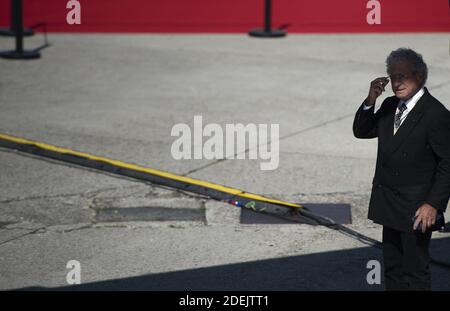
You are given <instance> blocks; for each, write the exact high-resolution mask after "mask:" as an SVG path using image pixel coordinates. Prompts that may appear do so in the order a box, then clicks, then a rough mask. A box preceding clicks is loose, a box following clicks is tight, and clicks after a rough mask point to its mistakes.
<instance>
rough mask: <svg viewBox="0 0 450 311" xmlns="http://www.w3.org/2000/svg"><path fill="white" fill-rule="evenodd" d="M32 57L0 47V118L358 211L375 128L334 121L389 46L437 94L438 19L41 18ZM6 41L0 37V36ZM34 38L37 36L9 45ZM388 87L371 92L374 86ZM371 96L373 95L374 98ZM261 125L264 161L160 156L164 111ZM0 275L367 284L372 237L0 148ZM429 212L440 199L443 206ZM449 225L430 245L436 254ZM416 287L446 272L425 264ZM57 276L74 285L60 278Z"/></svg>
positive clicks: (362, 212) (110, 284)
mask: <svg viewBox="0 0 450 311" xmlns="http://www.w3.org/2000/svg"><path fill="white" fill-rule="evenodd" d="M49 40H50V42H51V44H52V46H51V47H49V48H47V49H45V50H43V51H42V54H43V57H42V58H41V59H39V60H35V61H6V60H0V133H6V134H10V135H14V136H19V137H24V138H28V139H33V140H38V141H42V142H46V143H49V144H53V145H57V146H62V147H68V148H71V149H74V150H79V151H84V152H88V153H91V154H95V155H99V156H105V157H109V158H113V159H117V160H122V161H126V162H130V163H135V164H139V165H142V166H147V167H152V168H157V169H161V170H166V171H170V172H173V173H176V174H180V175H186V176H190V177H194V178H199V179H202V180H207V181H211V182H215V183H218V184H223V185H227V186H230V187H235V188H239V189H243V190H246V191H249V192H253V193H258V194H261V195H265V196H269V197H273V198H277V199H282V200H287V201H290V202H298V203H347V204H351V207H352V224H351V225H349V227H351V228H352V229H355V230H358V231H359V232H361V233H363V234H365V235H367V236H370V237H372V238H375V239H380V238H381V228H380V226H378V225H376V224H373V223H371V222H370V221H368V220H367V219H366V216H367V206H368V200H369V194H370V187H371V181H372V177H373V173H374V168H375V157H376V140H358V139H356V138H354V137H353V134H352V128H351V127H352V121H353V116H354V113H355V111H356V109H357V108H358V106H359V105H360V104H361V102H362V100H363V99H364V97H365V96H366V95H367V91H368V85H369V82H370V81H371V80H372V79H373V78H375V77H378V76H384V75H385V67H384V60H385V58H386V56H387V54H388V53H389V52H390V51H391V50H393V49H396V48H398V47H401V46H406V47H411V48H413V49H416V50H417V51H418V52H420V53H422V54H423V56H424V58H425V61H426V62H427V63H428V66H429V80H428V83H427V86H428V88H429V90H430V92H431V93H432V94H433V95H434V96H435V97H436V98H438V99H439V100H441V102H443V103H444V104H445V105H446V106H447V107H449V105H450V88H449V87H448V86H449V85H450V74H449V73H450V61H449V39H448V35H447V34H390V35H374V34H371V35H289V36H288V37H286V38H284V39H279V40H261V39H255V38H250V37H247V36H245V35H100V34H90V35H81V34H67V35H61V34H50V35H49ZM13 43H14V42H13V40H12V39H9V38H1V39H0V50H6V49H10V48H12V46H13ZM41 43H42V37H41V36H40V35H37V36H35V37H32V38H27V39H26V47H28V48H32V47H35V46H38V45H39V44H41ZM391 95H392V91H390V90H388V91H387V92H386V93H385V94H384V95H383V97H385V96H391ZM379 102H381V100H379ZM199 115H201V116H202V118H203V124H204V125H206V124H209V123H216V124H219V126H221V127H222V128H223V129H225V125H226V124H236V123H242V124H249V123H252V124H268V125H270V124H279V125H280V133H279V134H280V138H279V143H280V152H279V166H278V168H277V169H275V170H270V171H263V170H261V169H260V164H261V162H263V160H262V159H260V158H259V159H256V160H250V159H244V160H238V159H228V160H224V161H216V160H206V159H196V160H187V159H185V160H175V159H174V158H173V157H172V155H171V146H172V144H173V142H174V140H175V139H176V138H175V137H173V136H171V129H172V127H173V126H174V125H175V124H178V123H185V124H187V125H188V126H190V127H191V128H192V129H193V127H194V124H193V122H194V116H199ZM0 172H1V173H0V184H1V187H0V289H23V288H25V289H31V288H32V289H44V288H51V289H54V288H56V289H67V286H69V284H68V283H67V281H66V275H67V273H68V272H69V269H67V268H66V264H67V262H68V261H69V260H78V261H79V262H80V264H81V283H82V285H81V287H76V288H75V289H148V290H198V289H201V290H208V289H211V290H217V289H218V290H220V289H224V290H241V289H244V290H252V289H254V290H260V289H264V290H283V289H284V290H329V289H334V290H381V289H382V288H383V286H382V284H381V285H368V284H367V282H366V274H367V272H368V271H369V270H368V269H367V268H366V264H367V262H368V261H369V260H371V259H377V260H381V253H380V251H379V250H377V249H374V248H370V247H368V246H367V245H365V244H363V243H361V242H360V241H357V240H355V239H353V238H351V237H348V236H345V235H343V234H340V233H338V232H336V231H333V230H330V229H328V228H324V227H320V226H310V225H306V224H254V225H252V224H241V223H240V209H239V208H236V207H233V206H231V205H229V204H226V203H222V202H216V201H212V200H209V199H208V198H204V197H200V196H197V195H192V194H187V193H182V192H179V191H174V190H173V189H167V188H161V187H158V186H156V185H150V184H145V183H140V182H137V181H133V180H130V179H125V178H119V177H117V176H113V175H111V174H105V173H100V172H96V171H93V170H88V169H84V168H80V167H75V166H70V165H66V164H62V163H59V162H56V161H51V160H46V159H42V158H38V157H35V156H30V155H26V154H22V153H19V152H14V151H11V150H7V149H1V148H0ZM447 215H448V217H447V219H450V215H449V214H448V213H447ZM449 247H450V236H449V234H448V233H436V234H434V238H433V241H432V256H433V257H435V258H437V259H440V260H446V261H447V262H450V256H449V254H450V252H449V251H448V250H449ZM432 272H433V275H432V276H433V288H434V289H439V290H449V289H450V283H449V282H448V280H449V279H450V270H449V269H445V268H442V267H438V266H433V268H432ZM69 289H74V288H69Z"/></svg>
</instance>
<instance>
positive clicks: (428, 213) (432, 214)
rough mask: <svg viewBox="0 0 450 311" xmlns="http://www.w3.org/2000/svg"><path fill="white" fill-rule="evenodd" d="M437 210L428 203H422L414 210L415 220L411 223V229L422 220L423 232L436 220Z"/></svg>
mask: <svg viewBox="0 0 450 311" xmlns="http://www.w3.org/2000/svg"><path fill="white" fill-rule="evenodd" d="M436 214H437V210H436V209H435V208H434V207H433V206H431V205H430V204H428V203H425V204H423V205H422V206H421V207H419V209H418V210H417V211H416V221H415V222H414V225H413V230H415V229H416V228H417V226H418V225H419V224H420V223H421V222H422V233H425V231H427V229H428V228H430V227H431V226H432V225H434V222H435V221H436Z"/></svg>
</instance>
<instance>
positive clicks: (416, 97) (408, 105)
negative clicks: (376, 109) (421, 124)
mask: <svg viewBox="0 0 450 311" xmlns="http://www.w3.org/2000/svg"><path fill="white" fill-rule="evenodd" d="M424 93H425V91H424V89H423V88H421V89H420V90H419V91H418V92H417V93H416V94H414V96H413V97H411V98H410V99H408V100H407V101H405V102H404V103H405V105H406V109H405V110H404V111H403V113H402V117H401V118H400V126H401V125H402V123H403V121H404V120H405V119H406V117H407V116H408V114H409V112H410V111H411V110H412V109H413V108H414V106H415V105H416V104H417V102H418V101H419V99H420V98H421V97H422V96H423V94H424ZM402 102H403V101H402V100H400V102H399V103H398V106H397V110H396V111H395V114H394V118H395V115H397V113H398V112H399V111H400V110H399V109H398V107H399V106H400V105H401V104H402ZM370 108H372V106H366V105H365V104H363V109H364V110H369V109H370ZM399 128H400V127H399ZM397 130H398V129H396V128H395V126H394V135H395V133H396V132H397Z"/></svg>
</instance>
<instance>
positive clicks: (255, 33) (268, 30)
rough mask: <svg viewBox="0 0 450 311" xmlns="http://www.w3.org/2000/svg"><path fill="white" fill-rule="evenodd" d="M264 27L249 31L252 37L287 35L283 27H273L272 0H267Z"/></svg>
mask: <svg viewBox="0 0 450 311" xmlns="http://www.w3.org/2000/svg"><path fill="white" fill-rule="evenodd" d="M264 10H265V11H264V29H253V30H250V31H249V33H248V34H249V35H250V36H252V37H260V38H280V37H284V36H286V33H285V32H284V31H283V30H281V29H272V0H265V9H264Z"/></svg>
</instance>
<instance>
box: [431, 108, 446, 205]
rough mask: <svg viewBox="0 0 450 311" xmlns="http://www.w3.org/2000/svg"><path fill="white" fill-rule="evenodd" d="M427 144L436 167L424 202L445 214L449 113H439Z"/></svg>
mask: <svg viewBox="0 0 450 311" xmlns="http://www.w3.org/2000/svg"><path fill="white" fill-rule="evenodd" d="M428 142H429V144H430V146H431V148H432V150H433V152H434V154H435V155H436V158H437V161H438V166H437V169H436V174H435V178H434V183H433V186H432V187H431V190H430V192H429V194H428V198H427V200H426V202H427V203H428V204H430V205H431V206H433V207H434V208H437V209H438V210H441V211H443V212H445V210H446V208H447V203H448V200H449V197H450V111H448V110H445V112H444V113H440V114H439V116H438V117H437V120H436V122H433V124H432V125H431V127H430V129H429V131H428Z"/></svg>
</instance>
